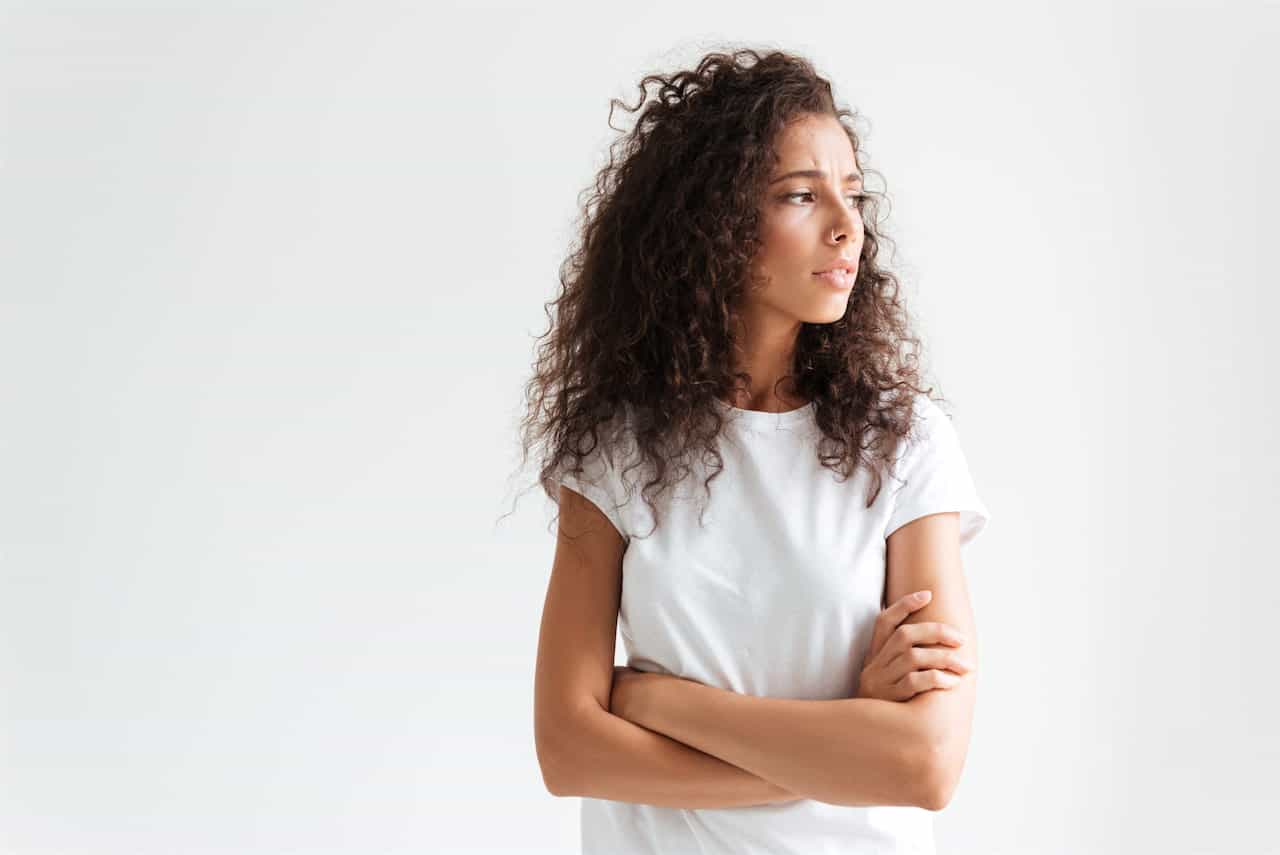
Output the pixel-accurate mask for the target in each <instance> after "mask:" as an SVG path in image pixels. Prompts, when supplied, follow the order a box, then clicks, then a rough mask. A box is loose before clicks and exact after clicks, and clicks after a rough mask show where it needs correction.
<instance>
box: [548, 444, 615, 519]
mask: <svg viewBox="0 0 1280 855" xmlns="http://www.w3.org/2000/svg"><path fill="white" fill-rule="evenodd" d="M590 445H591V439H590V437H587V438H586V439H584V440H583V448H584V449H585V448H587V447H590ZM615 463H616V461H615V460H614V455H613V454H612V453H610V451H609V450H608V449H607V447H606V445H605V441H604V435H603V432H602V434H601V438H600V442H599V443H597V445H596V447H595V448H594V449H592V450H591V452H590V453H589V454H587V456H586V457H584V458H583V459H582V472H580V473H574V472H573V471H571V470H572V458H571V459H570V462H569V463H566V464H564V466H563V467H562V469H561V474H560V479H559V481H560V483H561V484H563V485H564V486H566V487H568V488H569V489H571V490H573V491H574V492H575V493H578V494H579V495H581V496H584V497H585V498H586V499H588V500H589V501H590V502H591V504H593V505H595V506H596V507H597V508H599V509H600V511H601V513H603V514H604V515H605V516H606V517H608V519H609V522H611V523H613V527H614V528H616V529H617V530H618V534H620V535H622V537H623V538H624V539H626V538H628V537H629V534H628V532H627V527H626V524H625V521H624V519H623V515H622V504H621V503H620V502H619V500H618V499H619V496H620V495H621V491H620V489H619V486H618V483H617V472H616V466H615Z"/></svg>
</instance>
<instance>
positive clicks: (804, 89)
mask: <svg viewBox="0 0 1280 855" xmlns="http://www.w3.org/2000/svg"><path fill="white" fill-rule="evenodd" d="M649 84H657V87H658V88H657V90H656V93H654V97H653V98H652V99H651V100H650V99H649V95H650V93H649V90H648V87H649ZM639 89H640V100H639V101H638V102H637V104H636V106H635V107H629V106H627V105H626V104H625V103H624V102H622V101H619V100H617V99H611V100H610V105H611V108H610V127H611V128H612V127H613V124H612V116H613V110H612V108H613V107H614V106H618V107H622V108H623V109H625V110H627V111H628V112H629V113H636V112H637V111H639V115H638V117H637V118H636V122H635V125H634V127H633V128H632V129H631V130H630V132H629V133H626V134H624V136H623V137H622V138H621V139H618V140H615V141H614V142H613V144H611V145H610V148H609V162H608V164H607V165H606V166H604V167H603V168H602V169H601V170H600V172H599V173H598V175H597V176H596V181H595V187H594V192H593V193H591V195H589V196H588V197H587V199H586V201H585V208H584V215H583V218H582V227H581V233H580V236H579V240H578V242H577V243H576V245H575V247H574V248H573V250H572V252H571V253H570V255H569V256H568V258H566V259H565V261H564V262H563V263H562V264H561V267H560V273H559V278H560V283H561V291H560V294H559V295H558V297H557V298H556V299H555V300H553V301H552V302H550V303H548V304H545V305H544V309H545V310H546V313H547V315H548V317H549V318H550V319H551V326H550V328H549V329H548V330H547V332H546V333H544V334H543V336H541V337H540V338H541V340H542V344H541V346H540V348H539V349H538V355H537V359H536V362H535V365H534V373H533V376H532V377H531V378H530V379H529V381H528V383H527V385H526V387H525V401H526V406H527V411H526V412H525V414H524V416H523V418H522V420H521V430H522V448H523V457H522V461H527V460H528V458H529V452H530V449H531V447H533V446H534V445H543V446H545V447H546V450H545V453H544V455H543V458H542V459H543V463H542V468H541V471H540V473H539V483H540V484H541V486H542V488H543V490H544V491H545V492H546V494H547V495H548V497H550V498H551V499H552V500H553V501H554V502H555V503H556V505H557V507H558V506H559V491H558V484H559V477H560V475H561V474H562V473H563V472H564V471H571V472H573V473H575V474H580V473H581V472H582V471H583V460H584V458H586V457H587V456H588V455H590V454H592V453H593V452H594V451H595V449H596V446H597V444H598V443H599V442H600V435H599V433H600V431H601V430H603V429H605V428H606V427H607V426H609V425H616V424H617V422H616V421H615V417H617V416H618V415H619V414H620V413H621V414H622V415H623V416H624V418H623V420H622V422H623V423H624V424H626V425H627V426H628V428H629V431H630V437H631V439H632V441H633V443H634V447H635V448H636V449H638V450H639V451H640V454H641V456H642V457H643V460H644V461H645V462H647V464H648V467H647V469H648V472H649V474H650V475H651V476H652V477H651V479H650V480H649V481H648V482H647V483H645V485H644V487H643V490H642V495H643V497H644V500H645V501H646V503H648V504H649V506H650V508H651V509H652V510H653V512H654V518H655V527H656V522H657V519H658V517H659V516H660V513H659V510H658V507H657V505H656V503H655V501H654V499H655V498H656V497H657V496H659V495H661V494H662V493H663V492H665V491H667V490H668V489H670V488H671V486H672V485H673V483H675V482H678V481H680V480H683V479H684V478H685V477H686V476H687V475H688V473H689V471H690V466H689V463H688V459H689V457H690V456H691V455H692V454H693V453H694V452H695V451H698V452H701V456H702V458H703V460H704V461H714V464H715V468H714V471H713V472H712V473H711V475H710V476H709V477H708V478H707V479H706V481H705V482H704V484H703V486H704V488H705V489H706V491H707V494H708V496H709V495H710V489H711V481H712V480H713V479H714V478H715V477H716V476H717V475H719V474H720V471H721V470H722V469H723V459H722V458H721V456H720V452H719V450H718V449H717V447H716V438H717V436H718V435H719V433H720V429H721V425H722V423H723V417H722V416H721V414H720V412H718V409H719V408H718V407H716V406H715V403H716V399H717V398H718V399H720V400H726V399H728V400H733V399H734V398H733V397H732V396H733V392H734V391H735V390H736V389H740V388H741V389H745V388H748V386H747V384H748V383H749V381H750V376H749V375H748V374H747V373H746V372H745V371H744V372H738V373H734V372H733V370H732V362H731V354H732V353H733V348H734V344H735V338H736V333H735V329H737V323H736V321H737V318H738V314H737V311H738V307H739V306H740V305H741V304H742V300H743V297H744V295H745V294H746V293H747V292H748V289H749V288H751V287H753V285H754V283H753V282H752V281H751V277H750V265H751V261H752V259H753V257H754V255H755V253H756V251H757V250H758V248H759V246H760V240H759V234H758V221H759V209H760V203H761V200H762V198H763V195H764V190H765V187H766V185H767V183H768V177H769V176H770V175H771V174H772V172H773V170H774V169H775V168H776V167H777V160H778V158H777V152H776V150H775V141H776V140H777V138H778V135H779V133H780V132H781V131H782V130H783V129H784V128H785V127H786V126H787V125H788V124H789V123H790V122H791V121H793V120H795V119H798V118H802V117H804V116H806V115H810V114H821V115H830V116H833V117H835V118H837V119H838V120H839V121H840V123H841V126H842V127H843V128H844V130H845V132H846V133H847V134H848V136H849V140H850V142H851V143H852V145H853V151H854V158H855V162H857V160H858V153H859V151H860V148H861V146H860V144H859V137H858V135H857V133H856V132H855V131H854V130H853V129H852V128H851V127H850V126H849V124H847V123H846V120H853V119H855V118H856V117H857V114H856V113H855V112H852V111H850V110H848V109H843V108H839V107H838V106H837V105H836V104H835V102H834V100H833V96H832V91H831V85H830V83H829V82H828V81H827V80H826V79H825V78H823V77H821V76H819V75H818V73H817V72H816V71H815V69H814V67H813V65H812V63H811V62H810V61H808V60H806V59H804V58H801V57H798V56H795V55H793V54H788V53H786V52H782V51H777V50H774V51H770V52H768V53H765V54H763V55H762V54H761V53H760V52H758V51H756V50H752V49H741V50H734V51H732V52H729V53H725V52H712V53H709V54H707V55H706V56H705V57H703V58H702V59H701V60H700V61H699V62H698V64H697V67H696V68H695V69H693V70H682V71H678V72H675V73H673V74H670V75H668V76H664V75H661V74H650V75H646V76H645V77H644V78H642V79H641V81H640V83H639ZM646 102H647V103H646ZM642 108H643V109H642ZM614 130H619V131H620V132H621V129H618V128H614ZM858 167H859V170H860V171H862V172H863V173H864V174H866V173H867V172H868V170H867V169H865V168H864V167H863V166H862V164H861V163H859V164H858ZM872 173H873V174H877V175H878V174H879V173H876V172H874V170H872ZM584 192H585V191H584ZM880 195H882V194H878V193H876V192H875V191H870V190H868V191H866V194H865V196H864V198H863V200H862V202H861V206H862V211H863V222H864V242H863V247H862V254H861V257H860V258H859V261H858V271H857V278H856V281H855V284H854V287H853V290H852V292H851V294H850V298H849V303H848V306H847V309H846V311H845V314H844V316H843V317H841V318H840V319H839V320H837V321H835V322H832V323H829V324H810V323H805V324H802V325H801V329H800V331H799V334H798V336H797V339H796V343H795V352H794V360H793V365H792V372H793V373H792V375H791V379H792V380H793V382H794V388H795V391H796V393H797V394H798V396H799V397H800V398H802V399H804V400H807V401H812V402H814V404H815V411H814V412H815V418H816V421H817V424H818V426H819V427H820V428H821V431H822V437H821V442H820V443H819V444H818V459H819V461H820V462H821V464H822V465H823V466H825V467H827V468H830V469H832V470H833V471H836V472H838V473H839V474H840V475H841V477H842V479H847V478H848V477H850V476H852V475H853V473H854V472H855V471H856V470H857V468H858V467H859V466H866V467H867V468H868V469H869V470H870V472H871V473H872V480H871V488H870V491H869V494H868V497H867V505H868V506H870V505H871V503H872V502H874V501H875V497H876V496H877V495H878V494H879V492H880V489H881V483H882V482H881V470H882V469H883V468H884V467H886V466H887V464H888V463H889V461H890V460H891V459H892V456H893V455H894V453H895V451H896V449H897V447H898V442H899V440H900V439H901V438H903V437H905V436H906V435H907V434H908V433H909V431H910V428H911V416H912V407H913V400H912V399H913V397H914V396H915V395H916V394H926V395H927V394H928V393H929V392H931V391H932V387H929V389H921V388H919V387H918V386H917V384H918V383H919V382H920V378H919V369H918V358H917V354H916V350H917V349H918V346H919V344H920V342H919V339H918V338H917V337H915V336H913V335H912V334H911V331H910V323H909V318H908V313H907V312H906V310H905V308H904V307H903V305H902V304H901V302H900V301H899V298H898V295H899V283H898V280H897V278H896V277H895V276H894V275H893V274H892V273H890V272H889V271H887V270H882V269H880V267H879V265H878V262H877V255H878V253H879V250H880V245H881V241H882V240H887V238H885V237H884V236H883V235H882V234H881V233H880V232H879V231H878V228H877V226H878V222H877V217H878V213H879V211H878V205H877V197H878V196H880ZM579 201H580V202H582V201H583V200H582V197H581V196H580V197H579ZM907 345H910V347H907ZM588 436H590V438H591V440H590V446H589V447H587V448H585V449H584V448H583V443H584V441H585V440H586V438H587V437H588ZM570 458H572V459H573V465H572V466H571V467H569V468H568V469H567V470H566V469H565V464H566V463H568V461H569V460H570ZM638 462H639V461H636V463H638ZM522 465H523V464H522ZM634 465H636V464H635V463H633V466H632V467H628V469H627V471H630V469H631V468H633V467H634ZM669 465H670V466H671V467H672V468H673V469H674V470H675V477H674V478H670V477H668V467H669ZM557 516H558V515H557Z"/></svg>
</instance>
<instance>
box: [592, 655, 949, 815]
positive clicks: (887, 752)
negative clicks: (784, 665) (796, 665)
mask: <svg viewBox="0 0 1280 855" xmlns="http://www.w3.org/2000/svg"><path fill="white" fill-rule="evenodd" d="M609 708H610V712H612V713H613V714H614V715H617V716H621V717H622V718H625V719H627V720H628V721H631V722H633V723H635V724H638V725H640V726H641V727H645V728H648V729H650V730H655V731H657V732H659V733H662V734H665V735H666V736H669V737H671V738H672V739H675V740H678V741H679V742H683V743H684V744H686V745H689V746H691V747H693V748H697V749H698V750H700V751H705V752H706V753H708V754H712V755H714V756H716V757H719V758H720V759H722V760H724V761H725V762H728V763H732V764H733V765H735V766H737V767H739V768H741V769H745V770H747V771H748V772H751V773H753V774H755V775H758V776H759V777H761V778H764V779H765V780H767V781H771V782H772V783H774V784H777V785H778V786H780V787H783V788H784V789H786V790H789V791H791V792H793V793H796V794H797V795H798V796H800V797H803V798H811V799H816V800H818V801H822V802H827V803H829V804H838V805H850V806H870V805H909V806H913V807H927V806H928V804H929V801H930V799H931V798H932V795H931V793H930V790H929V776H928V775H927V774H926V766H925V764H926V762H927V760H928V758H929V752H928V751H927V750H925V744H924V736H923V733H922V731H921V716H920V713H919V711H918V710H914V709H912V708H910V707H909V706H908V705H907V704H905V703H898V702H894V701H883V700H879V699H875V698H839V699H834V700H796V699H792V698H769V697H756V696H753V695H742V694H738V693H736V692H732V691H729V690H727V689H720V688H717V687H715V686H707V685H704V684H702V683H698V682H695V681H693V680H685V679H683V678H680V677H676V676H672V675H668V674H654V673H648V672H644V671H635V670H632V669H630V668H615V670H614V682H613V692H612V696H611V699H610V707H609Z"/></svg>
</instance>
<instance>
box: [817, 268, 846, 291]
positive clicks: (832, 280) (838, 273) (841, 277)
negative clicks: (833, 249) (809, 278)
mask: <svg viewBox="0 0 1280 855" xmlns="http://www.w3.org/2000/svg"><path fill="white" fill-rule="evenodd" d="M813 275H814V276H816V277H818V278H819V279H820V280H822V282H823V283H824V284H826V285H829V286H831V287H832V288H836V289H839V290H846V291H847V290H848V289H850V288H852V287H853V280H854V278H855V274H854V272H853V271H852V270H846V269H845V268H843V267H837V268H836V269H835V270H824V271H823V272H822V273H815V274H813Z"/></svg>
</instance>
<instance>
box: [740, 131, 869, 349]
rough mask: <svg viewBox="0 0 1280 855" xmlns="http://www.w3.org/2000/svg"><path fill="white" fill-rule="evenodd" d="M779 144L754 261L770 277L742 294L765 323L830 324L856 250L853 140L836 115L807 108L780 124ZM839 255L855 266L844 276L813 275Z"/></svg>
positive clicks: (841, 304) (846, 290)
mask: <svg viewBox="0 0 1280 855" xmlns="http://www.w3.org/2000/svg"><path fill="white" fill-rule="evenodd" d="M777 147H778V155H779V164H778V169H777V171H776V172H775V173H774V174H773V175H772V176H770V182H769V184H768V185H767V187H766V188H765V193H764V198H763V201H762V203H761V216H760V237H761V241H762V245H761V248H760V252H759V254H758V255H757V256H756V259H755V261H754V263H753V270H754V272H755V273H756V274H757V275H761V276H763V277H765V278H766V279H767V280H768V281H767V282H766V283H765V284H764V285H763V286H762V287H761V289H760V290H758V291H754V292H752V293H750V294H749V295H748V296H747V298H746V299H747V301H748V311H750V312H751V314H754V315H756V318H757V320H762V321H766V322H770V321H772V320H774V317H775V316H776V317H778V318H780V319H785V320H786V321H787V322H789V323H790V324H798V323H800V322H805V323H811V324H825V323H831V322H833V321H837V320H839V319H840V318H841V317H842V316H843V315H844V312H845V308H846V307H847V306H848V303H849V294H850V292H851V291H852V288H853V281H854V276H855V275H856V274H857V265H858V257H859V256H860V255H861V253H862V216H861V214H860V213H859V211H858V201H859V199H858V196H859V195H860V194H861V193H862V175H861V174H860V173H859V172H858V168H857V161H856V160H855V158H854V154H853V144H852V143H851V142H850V141H849V137H848V136H846V135H845V132H844V129H843V128H842V127H841V125H840V122H839V121H838V120H837V119H836V118H835V117H834V116H825V115H808V116H805V117H804V118H802V119H799V120H797V121H795V122H793V123H792V124H791V125H789V126H788V127H787V128H786V129H784V130H783V131H782V133H781V135H780V137H779V140H778V144H777ZM851 175H852V176H854V178H855V180H849V176H851ZM844 261H848V262H851V263H852V265H853V269H852V270H851V271H850V273H849V275H848V276H847V277H845V278H844V279H843V281H833V280H832V279H831V278H829V277H825V276H818V275H817V273H818V271H822V270H827V269H830V268H831V267H832V266H834V265H837V264H839V263H841V262H844Z"/></svg>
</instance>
